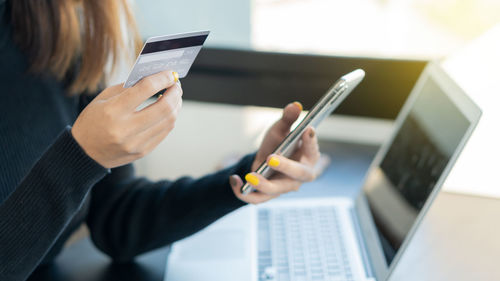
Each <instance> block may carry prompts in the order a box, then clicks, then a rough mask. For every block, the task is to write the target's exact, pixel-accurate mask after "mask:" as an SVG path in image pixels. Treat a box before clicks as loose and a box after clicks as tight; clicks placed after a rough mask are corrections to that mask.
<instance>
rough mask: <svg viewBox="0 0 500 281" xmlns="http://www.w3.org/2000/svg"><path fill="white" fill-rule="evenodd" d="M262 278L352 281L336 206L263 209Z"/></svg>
mask: <svg viewBox="0 0 500 281" xmlns="http://www.w3.org/2000/svg"><path fill="white" fill-rule="evenodd" d="M258 254H259V259H258V268H259V280H263V281H264V280H266V281H270V280H273V281H285V280H290V281H292V280H293V281H309V280H329V281H341V280H342V281H351V280H354V279H353V275H352V271H351V266H350V265H349V260H348V256H347V252H346V248H345V244H344V239H343V234H342V232H341V231H340V227H339V219H338V215H337V212H336V210H335V207H330V206H318V207H308V208H302V207H300V208H279V209H278V208H277V209H259V213H258Z"/></svg>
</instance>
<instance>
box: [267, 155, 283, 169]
mask: <svg viewBox="0 0 500 281" xmlns="http://www.w3.org/2000/svg"><path fill="white" fill-rule="evenodd" d="M267 164H268V165H269V166H271V167H278V166H279V164H280V160H279V159H278V158H277V157H275V156H272V157H271V158H270V159H269V162H267Z"/></svg>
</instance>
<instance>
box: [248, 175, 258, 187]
mask: <svg viewBox="0 0 500 281" xmlns="http://www.w3.org/2000/svg"><path fill="white" fill-rule="evenodd" d="M245 180H246V181H247V182H248V183H249V184H251V185H253V186H257V185H259V178H258V177H256V176H255V175H253V174H247V175H246V176H245Z"/></svg>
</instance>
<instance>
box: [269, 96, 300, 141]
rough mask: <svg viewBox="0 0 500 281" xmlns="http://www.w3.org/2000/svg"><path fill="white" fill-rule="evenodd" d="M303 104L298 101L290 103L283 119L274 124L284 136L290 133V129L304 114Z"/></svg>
mask: <svg viewBox="0 0 500 281" xmlns="http://www.w3.org/2000/svg"><path fill="white" fill-rule="evenodd" d="M302 109H303V108H302V104H301V103H300V102H298V101H296V102H292V103H289V104H288V105H287V106H285V108H284V109H283V115H282V116H281V119H280V120H278V122H276V123H275V124H274V126H273V127H274V128H273V129H275V130H277V131H278V132H279V133H280V134H282V135H287V134H288V133H289V132H290V127H291V126H292V124H293V123H294V122H295V121H296V120H297V118H299V116H300V113H301V112H302Z"/></svg>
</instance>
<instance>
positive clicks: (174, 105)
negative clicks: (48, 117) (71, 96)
mask: <svg viewBox="0 0 500 281" xmlns="http://www.w3.org/2000/svg"><path fill="white" fill-rule="evenodd" d="M177 81H178V76H177V73H174V72H171V71H164V72H160V73H157V74H154V75H151V76H148V77H146V78H144V79H142V80H141V81H140V82H139V83H137V84H136V85H135V86H133V87H131V88H127V89H125V88H123V86H122V85H116V86H112V87H109V88H107V89H105V90H104V91H103V92H102V93H100V94H99V95H98V96H97V97H96V98H95V99H94V100H93V101H92V102H91V103H89V105H88V106H87V107H85V109H84V110H83V111H82V112H81V113H80V115H79V116H78V118H77V119H76V121H75V123H74V125H73V128H72V129H71V133H72V134H73V137H74V138H75V140H76V141H77V142H78V144H79V145H80V146H81V147H82V149H83V150H84V151H85V152H86V153H87V155H88V156H90V157H91V158H92V159H94V160H95V161H96V162H97V163H99V164H101V165H102V166H103V167H106V168H114V167H118V166H122V165H125V164H128V163H130V162H132V161H134V160H137V159H139V158H141V157H143V156H145V155H146V154H148V153H149V152H151V151H152V150H153V149H154V148H155V147H156V146H157V145H158V144H159V143H160V142H161V141H162V140H163V139H164V138H165V137H166V136H167V135H168V134H169V133H170V131H172V129H173V128H174V123H175V121H176V119H177V114H178V113H179V110H180V108H181V106H182V88H181V86H180V84H179V83H176V82H177ZM163 89H167V90H166V91H165V93H164V94H163V96H160V98H158V100H157V101H156V102H155V103H153V104H151V105H149V106H147V107H146V108H144V109H142V110H139V111H137V110H136V109H137V107H138V106H139V105H140V104H141V103H142V102H144V101H146V100H147V99H148V98H150V97H151V96H153V95H154V94H156V93H158V92H159V91H161V90H163Z"/></svg>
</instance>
